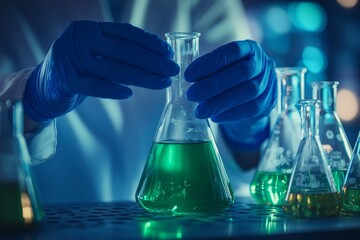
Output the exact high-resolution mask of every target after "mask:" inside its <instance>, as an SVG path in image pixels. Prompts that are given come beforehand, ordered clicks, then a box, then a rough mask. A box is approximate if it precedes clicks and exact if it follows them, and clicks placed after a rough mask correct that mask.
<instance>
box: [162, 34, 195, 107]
mask: <svg viewBox="0 0 360 240" xmlns="http://www.w3.org/2000/svg"><path fill="white" fill-rule="evenodd" d="M165 36H166V39H167V42H168V43H169V45H170V46H171V47H172V49H173V51H174V61H175V62H176V63H177V64H178V65H179V67H180V71H179V74H178V75H177V76H175V77H173V78H172V84H171V87H169V88H168V89H167V102H171V101H174V100H177V101H179V100H184V102H188V104H192V105H195V103H192V102H190V101H187V97H186V91H187V90H188V88H189V87H190V85H191V83H189V82H187V81H186V80H185V78H184V72H185V70H186V68H187V67H188V66H189V65H190V63H192V62H193V61H194V60H195V59H196V58H197V57H198V56H199V37H200V33H195V32H189V33H187V32H172V33H167V34H166V35H165Z"/></svg>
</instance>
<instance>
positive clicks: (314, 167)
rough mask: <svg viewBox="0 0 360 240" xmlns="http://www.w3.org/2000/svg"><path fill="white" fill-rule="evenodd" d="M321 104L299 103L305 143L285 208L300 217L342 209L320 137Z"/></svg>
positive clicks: (335, 211) (302, 135)
mask: <svg viewBox="0 0 360 240" xmlns="http://www.w3.org/2000/svg"><path fill="white" fill-rule="evenodd" d="M319 105H320V102H319V101H317V100H314V99H311V100H300V101H299V107H300V117H301V141H300V145H299V148H298V151H297V153H296V157H295V165H294V169H293V172H292V174H291V178H290V182H289V189H288V191H287V194H286V199H285V203H284V205H283V208H284V210H285V211H286V212H288V213H290V214H292V215H294V216H297V217H306V218H313V217H326V216H332V215H336V214H338V213H339V211H340V209H341V200H340V194H339V193H338V192H337V190H336V187H335V182H334V178H333V175H332V172H331V169H330V168H329V166H328V162H327V159H326V157H325V153H324V150H323V148H322V145H321V142H320V138H319Z"/></svg>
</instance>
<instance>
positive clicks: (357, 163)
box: [341, 131, 360, 213]
mask: <svg viewBox="0 0 360 240" xmlns="http://www.w3.org/2000/svg"><path fill="white" fill-rule="evenodd" d="M341 197H342V203H343V209H344V210H346V211H349V212H354V213H360V131H359V134H358V138H357V140H356V143H355V147H354V150H353V152H352V156H351V162H350V166H349V168H348V171H347V173H346V177H345V183H344V187H343V188H342V192H341Z"/></svg>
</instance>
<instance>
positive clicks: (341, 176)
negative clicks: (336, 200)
mask: <svg viewBox="0 0 360 240" xmlns="http://www.w3.org/2000/svg"><path fill="white" fill-rule="evenodd" d="M332 174H333V177H334V181H335V188H336V191H337V192H340V191H341V189H342V187H343V184H344V181H345V176H346V170H336V171H332Z"/></svg>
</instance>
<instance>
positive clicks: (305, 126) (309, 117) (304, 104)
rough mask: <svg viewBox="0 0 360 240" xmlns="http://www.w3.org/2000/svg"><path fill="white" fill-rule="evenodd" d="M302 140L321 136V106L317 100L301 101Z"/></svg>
mask: <svg viewBox="0 0 360 240" xmlns="http://www.w3.org/2000/svg"><path fill="white" fill-rule="evenodd" d="M298 104H299V107H300V119H301V135H302V138H314V137H316V136H319V111H320V109H319V105H320V102H319V101H317V100H301V101H299V103H298Z"/></svg>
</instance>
